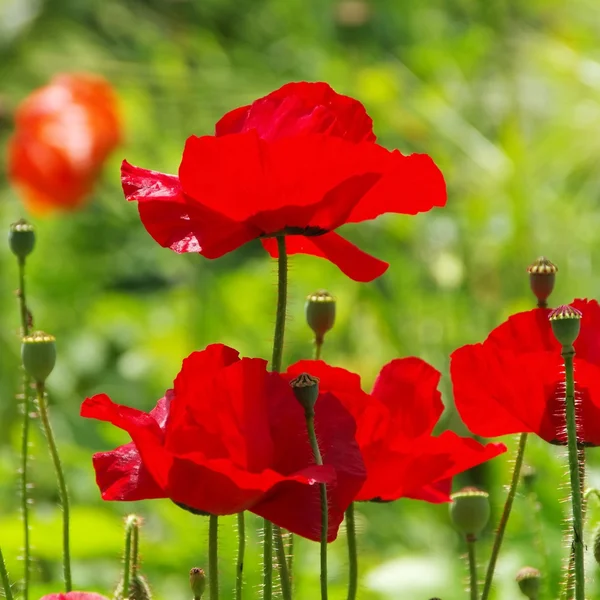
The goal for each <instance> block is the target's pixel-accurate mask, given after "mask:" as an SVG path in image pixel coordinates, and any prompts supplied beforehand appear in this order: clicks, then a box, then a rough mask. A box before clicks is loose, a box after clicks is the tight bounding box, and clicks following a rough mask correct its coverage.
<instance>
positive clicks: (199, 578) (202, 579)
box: [190, 567, 206, 600]
mask: <svg viewBox="0 0 600 600" xmlns="http://www.w3.org/2000/svg"><path fill="white" fill-rule="evenodd" d="M190 587H191V588H192V594H194V600H199V599H200V598H202V595H203V594H204V590H205V589H206V575H205V574H204V569H200V568H199V567H194V568H193V569H191V570H190Z"/></svg>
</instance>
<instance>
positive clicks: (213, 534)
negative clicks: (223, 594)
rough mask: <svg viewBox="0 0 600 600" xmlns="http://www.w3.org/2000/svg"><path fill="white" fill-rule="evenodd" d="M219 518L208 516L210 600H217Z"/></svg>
mask: <svg viewBox="0 0 600 600" xmlns="http://www.w3.org/2000/svg"><path fill="white" fill-rule="evenodd" d="M218 543H219V517H217V515H210V517H209V526H208V586H209V589H210V600H219V548H218Z"/></svg>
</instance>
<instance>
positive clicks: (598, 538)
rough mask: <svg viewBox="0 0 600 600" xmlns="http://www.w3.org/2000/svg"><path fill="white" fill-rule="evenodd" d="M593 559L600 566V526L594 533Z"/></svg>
mask: <svg viewBox="0 0 600 600" xmlns="http://www.w3.org/2000/svg"><path fill="white" fill-rule="evenodd" d="M594 558H595V559H596V562H597V563H598V564H599V565H600V526H599V527H598V528H597V529H596V532H595V533H594Z"/></svg>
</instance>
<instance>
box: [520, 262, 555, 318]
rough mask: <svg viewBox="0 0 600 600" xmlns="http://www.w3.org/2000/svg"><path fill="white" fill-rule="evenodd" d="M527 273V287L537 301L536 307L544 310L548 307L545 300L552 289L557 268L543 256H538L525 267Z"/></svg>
mask: <svg viewBox="0 0 600 600" xmlns="http://www.w3.org/2000/svg"><path fill="white" fill-rule="evenodd" d="M527 272H528V273H529V285H530V286H531V291H532V292H533V293H534V295H535V297H536V298H537V300H538V306H539V307H540V308H545V307H546V306H548V305H547V303H546V300H547V299H548V296H550V294H551V293H552V290H553V289H554V281H555V280H556V273H558V268H557V266H556V265H555V264H553V263H551V262H550V261H549V260H548V259H547V258H546V257H545V256H540V257H539V258H538V259H537V260H536V261H534V262H533V263H532V264H530V265H529V266H528V267H527Z"/></svg>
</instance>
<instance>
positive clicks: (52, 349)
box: [21, 331, 56, 384]
mask: <svg viewBox="0 0 600 600" xmlns="http://www.w3.org/2000/svg"><path fill="white" fill-rule="evenodd" d="M21 359H22V361H23V367H24V368H25V371H27V373H29V375H30V376H31V377H32V379H33V380H34V381H35V383H41V384H43V383H44V382H45V381H46V379H47V378H48V375H50V373H52V369H54V364H55V363H56V344H55V338H54V336H52V335H49V334H47V333H44V332H43V331H36V332H35V333H32V334H31V335H28V336H25V337H24V338H23V342H22V344H21Z"/></svg>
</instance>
